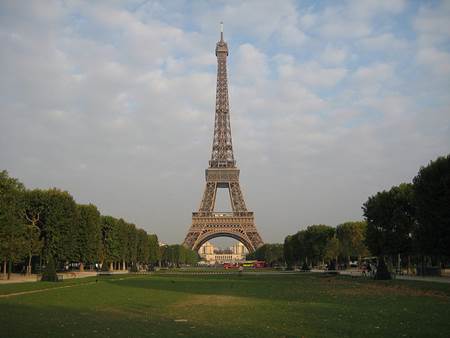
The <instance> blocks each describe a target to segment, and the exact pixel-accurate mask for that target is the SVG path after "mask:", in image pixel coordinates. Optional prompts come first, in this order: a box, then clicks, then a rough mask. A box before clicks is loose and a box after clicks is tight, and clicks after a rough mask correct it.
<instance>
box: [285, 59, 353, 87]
mask: <svg viewBox="0 0 450 338" xmlns="http://www.w3.org/2000/svg"><path fill="white" fill-rule="evenodd" d="M278 71H279V74H280V77H281V78H282V79H283V80H288V81H298V82H301V83H304V84H305V85H308V86H311V87H333V86H335V85H336V84H337V83H339V81H341V80H343V79H344V78H345V76H346V75H347V69H345V68H343V67H324V66H322V65H320V64H319V63H317V62H315V61H311V62H308V63H304V64H296V63H290V62H288V63H282V64H279V66H278Z"/></svg>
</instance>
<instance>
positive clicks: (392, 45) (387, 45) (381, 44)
mask: <svg viewBox="0 0 450 338" xmlns="http://www.w3.org/2000/svg"><path fill="white" fill-rule="evenodd" d="M360 43H361V45H362V46H363V47H364V48H365V49H367V50H374V51H384V52H387V53H388V52H394V53H395V52H398V51H399V50H405V49H406V48H408V46H409V44H408V42H407V41H406V40H404V39H399V38H397V37H395V36H394V35H393V34H392V33H383V34H380V35H373V36H368V37H365V38H362V39H361V40H360Z"/></svg>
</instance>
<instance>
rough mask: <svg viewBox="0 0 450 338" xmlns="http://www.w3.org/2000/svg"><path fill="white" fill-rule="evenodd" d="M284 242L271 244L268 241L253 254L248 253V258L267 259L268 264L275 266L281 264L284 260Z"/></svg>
mask: <svg viewBox="0 0 450 338" xmlns="http://www.w3.org/2000/svg"><path fill="white" fill-rule="evenodd" d="M283 251H284V248H283V244H269V243H266V244H264V245H262V246H261V247H259V248H258V249H256V250H255V251H254V252H252V253H251V254H248V255H247V259H256V260H262V261H265V262H266V264H268V265H270V266H273V265H275V264H281V263H283V261H284V255H283Z"/></svg>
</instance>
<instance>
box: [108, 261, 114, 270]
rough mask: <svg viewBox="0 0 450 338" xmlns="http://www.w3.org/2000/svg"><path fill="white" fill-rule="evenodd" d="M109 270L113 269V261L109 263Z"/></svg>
mask: <svg viewBox="0 0 450 338" xmlns="http://www.w3.org/2000/svg"><path fill="white" fill-rule="evenodd" d="M109 270H110V271H114V263H113V262H111V263H109Z"/></svg>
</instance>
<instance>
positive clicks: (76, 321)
mask: <svg viewBox="0 0 450 338" xmlns="http://www.w3.org/2000/svg"><path fill="white" fill-rule="evenodd" d="M0 313H1V316H0V337H8V338H14V337H58V338H61V337H177V336H187V337H254V335H252V334H249V333H248V332H251V331H250V329H251V328H246V330H245V331H246V332H247V334H245V332H242V330H241V329H240V328H238V327H233V326H230V327H229V328H227V330H226V332H225V331H223V330H222V331H220V332H217V330H215V329H214V327H213V326H200V325H198V323H192V322H185V321H183V320H182V321H180V322H176V321H175V320H174V318H165V317H163V316H155V315H154V314H139V315H137V314H130V313H122V312H120V311H104V310H95V309H93V310H87V309H85V310H83V311H75V310H72V309H67V308H65V307H58V306H42V305H41V306H30V305H25V304H0ZM262 336H265V337H267V335H264V334H262Z"/></svg>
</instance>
